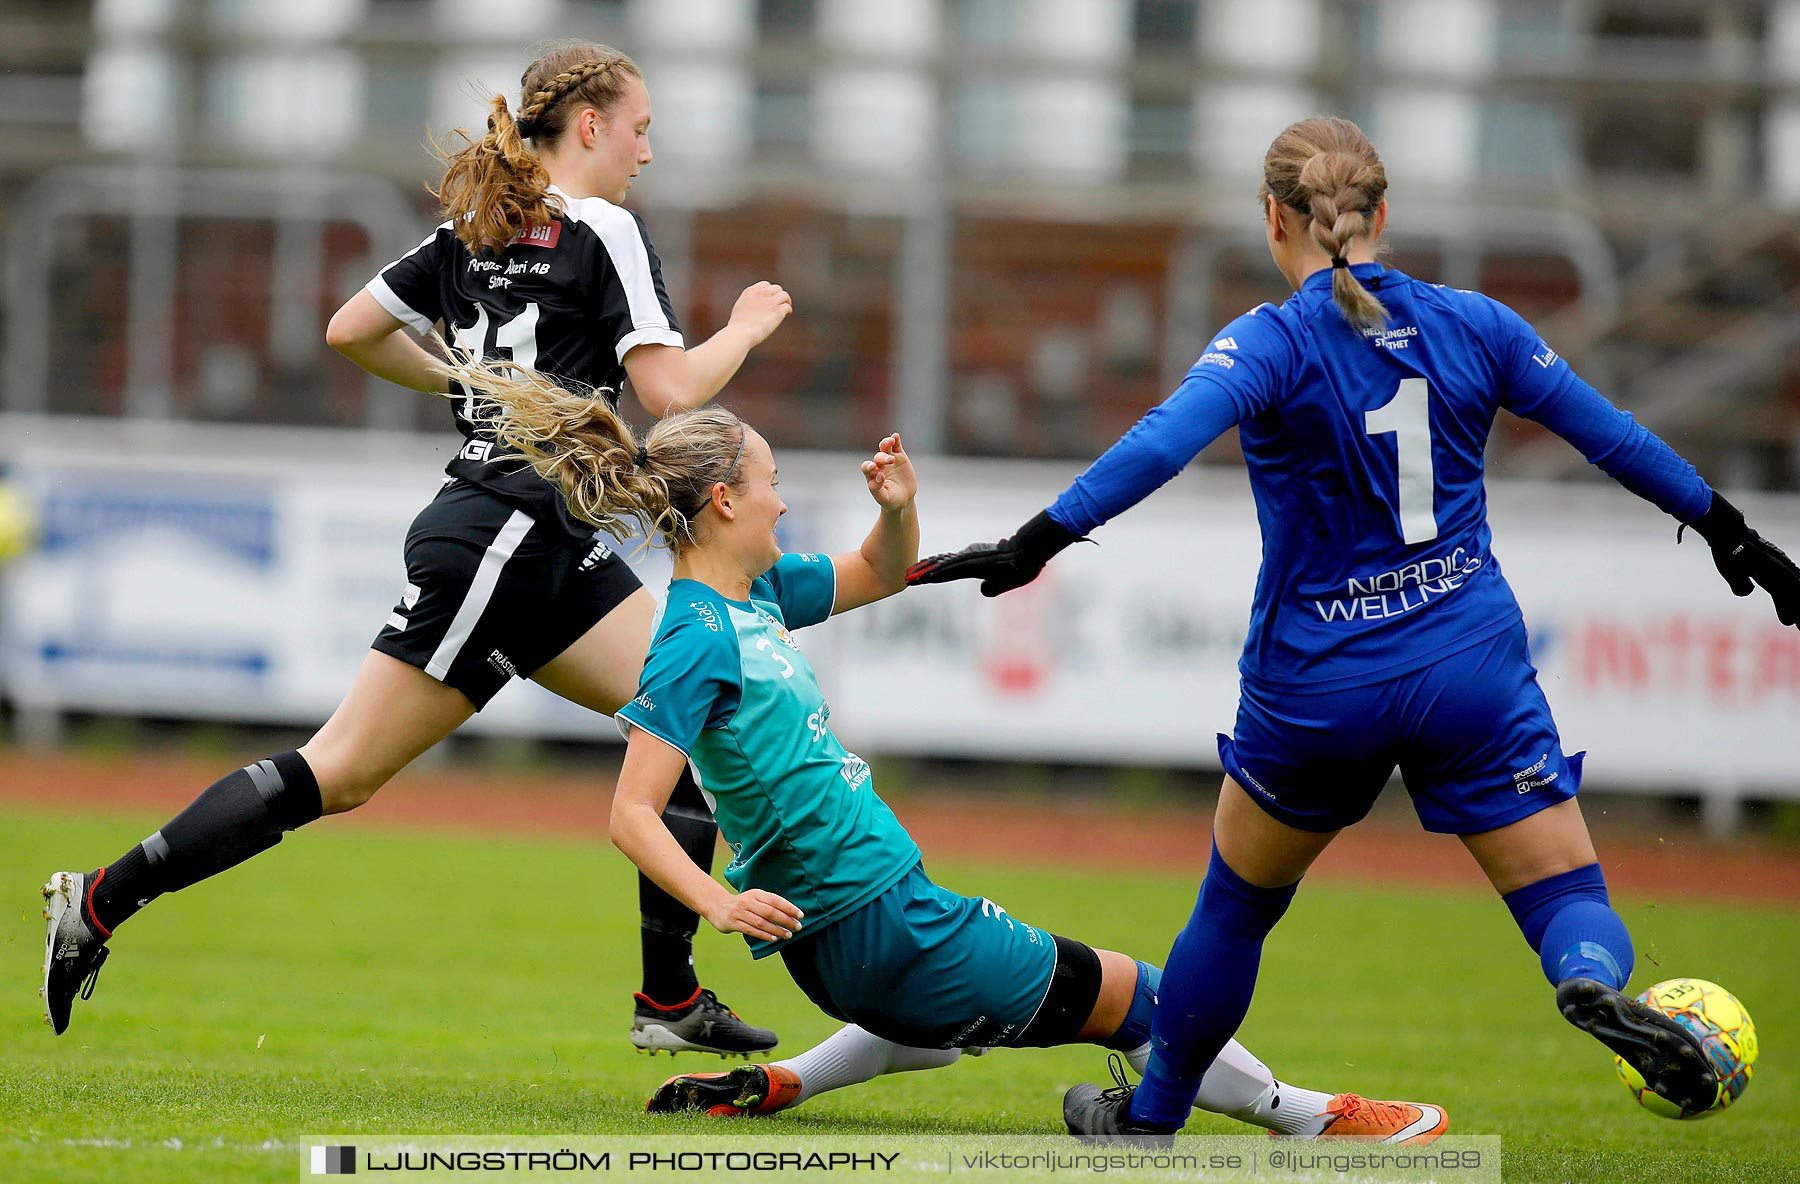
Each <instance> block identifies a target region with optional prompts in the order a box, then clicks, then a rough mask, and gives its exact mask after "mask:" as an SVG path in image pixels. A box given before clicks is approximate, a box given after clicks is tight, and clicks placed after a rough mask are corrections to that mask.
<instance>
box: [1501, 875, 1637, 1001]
mask: <svg viewBox="0 0 1800 1184" xmlns="http://www.w3.org/2000/svg"><path fill="white" fill-rule="evenodd" d="M1501 899H1502V900H1504V901H1505V902H1506V907H1507V908H1509V909H1511V910H1512V915H1513V920H1515V921H1517V922H1518V923H1519V931H1520V932H1521V933H1523V934H1524V935H1525V940H1526V941H1527V942H1529V943H1530V945H1531V948H1532V949H1533V950H1535V951H1536V952H1537V955H1538V959H1539V961H1540V962H1541V963H1542V964H1543V967H1544V977H1545V978H1547V979H1549V980H1550V982H1551V985H1553V986H1554V985H1556V984H1559V983H1561V982H1563V981H1564V980H1565V979H1571V978H1591V979H1598V980H1599V981H1600V982H1603V983H1605V984H1607V985H1608V986H1610V987H1613V988H1615V989H1620V990H1622V989H1624V986H1625V983H1626V982H1627V981H1628V980H1629V979H1630V978H1631V968H1632V965H1633V962H1634V961H1635V955H1634V953H1633V952H1632V949H1631V934H1630V933H1629V932H1628V931H1627V930H1626V928H1625V922H1624V920H1623V919H1622V918H1620V916H1619V914H1618V913H1616V912H1614V911H1613V907H1612V902H1611V900H1610V899H1608V897H1607V895H1606V877H1605V876H1603V875H1601V874H1600V865H1599V864H1597V863H1590V864H1588V865H1587V866H1586V867H1578V868H1575V869H1573V870H1571V871H1566V872H1563V873H1561V874H1560V875H1555V876H1550V877H1548V878H1546V879H1542V880H1539V881H1538V882H1537V883H1535V884H1527V885H1525V887H1523V888H1518V889H1515V890H1514V891H1512V892H1508V893H1507V894H1506V895H1505V896H1503V897H1501Z"/></svg>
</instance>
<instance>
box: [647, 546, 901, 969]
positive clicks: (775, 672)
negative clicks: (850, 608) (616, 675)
mask: <svg viewBox="0 0 1800 1184" xmlns="http://www.w3.org/2000/svg"><path fill="white" fill-rule="evenodd" d="M836 585H837V576H836V573H835V571H834V570H833V568H832V565H831V560H830V558H829V557H827V556H824V555H784V556H782V558H781V560H780V562H778V563H776V565H775V566H774V567H772V568H770V569H769V570H768V572H766V573H765V574H763V575H762V576H760V577H758V578H757V580H756V581H755V582H754V583H753V584H751V586H750V599H748V600H728V599H726V598H725V597H724V596H722V595H720V594H719V593H718V592H716V591H714V590H713V589H712V588H709V587H708V586H706V585H705V584H702V583H700V582H698V581H696V580H675V581H674V582H672V583H671V584H670V585H669V595H668V599H666V600H665V601H664V602H663V607H662V610H661V616H660V617H659V619H658V620H657V622H656V628H655V633H654V636H653V639H652V641H651V643H650V656H649V658H648V659H647V660H646V661H645V663H644V675H643V680H642V682H641V683H640V684H639V687H638V696H637V698H635V699H633V700H632V701H631V702H630V703H627V704H626V705H625V706H624V707H622V708H620V709H619V712H618V716H617V718H618V719H619V720H620V721H622V724H623V726H626V727H637V728H642V729H644V731H646V732H649V733H650V734H651V735H652V736H655V737H656V738H657V739H659V740H661V741H663V742H664V743H665V744H668V745H670V746H672V747H673V748H676V749H678V750H679V751H680V752H682V753H684V754H685V755H686V756H687V758H688V763H689V764H691V765H692V766H693V768H694V777H695V780H697V781H698V782H699V783H700V788H701V790H702V792H704V793H705V794H706V799H707V801H708V803H710V804H711V805H712V808H713V814H714V816H715V817H716V818H717V819H718V820H719V830H720V831H722V832H723V833H724V835H725V841H726V842H727V843H729V844H730V846H731V852H732V860H731V863H730V864H729V865H728V866H727V867H726V868H725V879H726V881H727V882H729V883H730V884H731V886H732V887H733V888H735V889H737V890H738V891H739V892H742V891H744V890H745V889H748V888H761V889H764V890H765V891H768V892H774V893H777V894H778V895H781V896H785V897H786V898H787V899H788V900H791V901H793V902H794V904H796V905H798V906H799V908H800V910H801V912H803V913H804V914H805V915H806V917H805V921H804V923H803V924H804V927H803V929H802V930H801V932H802V933H803V934H811V933H815V932H817V931H818V930H820V929H822V928H824V927H825V926H827V925H829V924H831V923H832V922H833V921H836V920H838V919H840V918H842V917H844V916H846V915H847V914H849V913H851V912H853V911H855V910H856V909H858V908H860V907H862V906H863V905H865V904H867V903H869V902H870V901H871V900H874V899H875V898H876V897H877V896H880V895H881V894H882V893H883V892H885V891H887V890H888V889H889V888H891V887H892V886H893V885H894V884H896V883H898V882H899V880H900V879H901V878H902V877H903V876H905V875H906V873H907V872H908V871H910V870H912V868H913V866H914V865H915V864H917V863H918V862H919V848H918V845H917V844H916V843H914V842H913V840H912V836H911V835H909V834H907V833H906V829H905V828H904V827H902V826H901V825H900V820H899V819H897V818H895V817H894V812H893V811H892V810H890V809H889V808H888V806H887V803H886V802H884V801H882V800H881V799H880V798H879V797H877V796H876V795H875V788H874V785H873V784H872V782H871V778H870V776H869V766H868V764H867V763H866V762H864V761H863V760H862V758H861V757H858V756H857V755H856V754H855V753H853V752H850V751H849V750H847V749H846V748H845V747H844V746H843V745H842V744H841V743H839V742H838V738H837V736H835V735H834V734H833V733H832V731H831V723H830V721H831V708H830V706H829V705H827V704H826V702H825V696H824V694H823V693H822V692H821V691H820V690H819V683H818V679H817V678H815V677H814V675H813V669H812V665H811V664H810V663H809V662H807V660H806V655H804V654H802V653H801V652H800V647H799V646H797V645H795V644H794V639H793V635H792V634H790V633H789V632H788V630H789V628H790V627H792V628H795V629H798V628H801V627H803V626H806V625H813V624H817V623H818V622H820V621H823V620H824V619H825V618H826V617H828V616H830V615H831V604H832V600H833V598H834V596H835V594H836ZM781 944H782V943H780V942H769V941H762V940H760V939H751V940H750V948H751V950H752V951H753V952H754V953H755V955H756V956H757V957H758V958H761V957H763V956H765V955H767V954H769V953H772V952H773V951H774V950H776V949H777V948H779V946H780V945H781Z"/></svg>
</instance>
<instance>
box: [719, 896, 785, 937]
mask: <svg viewBox="0 0 1800 1184" xmlns="http://www.w3.org/2000/svg"><path fill="white" fill-rule="evenodd" d="M801 916H802V914H801V912H800V910H799V909H798V908H796V907H795V906H794V905H793V903H792V902H791V901H789V900H787V899H786V898H785V897H781V896H777V895H775V894H774V893H773V892H765V891H764V890H763V889H761V888H752V889H750V890H749V891H747V892H740V893H738V894H737V895H736V896H727V897H726V898H725V899H724V900H723V901H722V902H720V904H718V905H717V906H716V907H715V908H713V909H711V910H709V911H708V913H707V917H706V920H707V922H708V923H709V924H711V925H712V927H713V928H714V929H717V930H718V931H719V932H720V933H747V934H749V935H750V936H751V937H760V938H762V939H763V940H764V941H780V940H782V939H783V938H788V937H792V936H794V934H796V933H798V932H800V918H801Z"/></svg>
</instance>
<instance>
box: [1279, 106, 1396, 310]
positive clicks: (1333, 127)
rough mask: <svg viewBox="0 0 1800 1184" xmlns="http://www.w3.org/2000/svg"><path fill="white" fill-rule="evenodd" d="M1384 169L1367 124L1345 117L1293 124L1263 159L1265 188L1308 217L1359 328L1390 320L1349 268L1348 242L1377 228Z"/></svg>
mask: <svg viewBox="0 0 1800 1184" xmlns="http://www.w3.org/2000/svg"><path fill="white" fill-rule="evenodd" d="M1387 183H1388V182H1387V171H1386V170H1385V169H1383V168H1382V167H1381V157H1380V156H1378V155H1376V152H1375V146H1374V145H1373V144H1371V143H1369V138H1368V137H1367V136H1365V135H1364V134H1363V130H1362V129H1361V128H1359V127H1357V126H1356V125H1355V124H1354V123H1351V122H1350V121H1349V120H1348V119H1335V118H1330V117H1327V116H1317V117H1315V118H1312V119H1304V120H1301V121H1300V122H1299V123H1296V124H1293V125H1291V126H1289V127H1288V128H1287V129H1286V130H1285V131H1283V132H1282V133H1281V134H1280V135H1279V136H1276V137H1275V142H1274V143H1273V144H1270V145H1269V151H1268V154H1267V155H1266V156H1264V157H1263V192H1264V193H1265V194H1269V195H1272V196H1273V197H1274V198H1275V200H1276V201H1278V202H1280V203H1281V204H1282V205H1284V206H1286V207H1287V208H1288V209H1290V210H1293V211H1294V212H1296V213H1298V214H1301V215H1304V216H1305V217H1306V218H1308V219H1309V222H1308V223H1307V233H1308V234H1309V235H1310V236H1311V237H1312V240H1313V241H1314V242H1315V243H1317V244H1318V245H1319V247H1320V249H1321V250H1323V251H1324V252H1325V254H1326V255H1328V256H1330V257H1331V258H1332V260H1333V261H1334V266H1333V268H1332V273H1331V295H1332V299H1333V301H1334V302H1335V303H1336V304H1337V307H1338V311H1340V312H1342V313H1343V314H1344V319H1345V320H1347V321H1349V322H1350V323H1351V324H1353V325H1355V326H1356V327H1357V328H1359V329H1373V328H1378V327H1380V326H1381V325H1384V324H1386V323H1387V319H1388V312H1387V306H1385V305H1384V304H1382V303H1381V301H1380V300H1378V299H1376V297H1375V294H1374V293H1373V292H1371V291H1369V290H1368V289H1367V288H1365V287H1364V286H1363V284H1362V281H1361V280H1359V279H1357V278H1356V276H1355V275H1354V274H1352V273H1351V271H1350V269H1349V268H1348V267H1344V266H1336V265H1335V261H1336V260H1340V259H1343V258H1345V256H1346V255H1347V254H1348V253H1349V251H1350V244H1351V243H1353V242H1354V241H1355V240H1356V239H1358V238H1367V237H1372V236H1373V235H1374V232H1375V207H1376V206H1378V205H1380V204H1381V199H1382V196H1383V195H1384V194H1386V193H1387Z"/></svg>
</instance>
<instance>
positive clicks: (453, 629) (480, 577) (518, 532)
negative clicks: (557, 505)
mask: <svg viewBox="0 0 1800 1184" xmlns="http://www.w3.org/2000/svg"><path fill="white" fill-rule="evenodd" d="M534 525H535V523H534V522H533V520H532V517H531V515H530V514H527V513H526V512H525V511H523V510H514V511H513V513H512V517H511V518H508V519H507V520H506V525H505V526H502V527H501V528H500V533H499V534H497V535H495V536H494V541H493V542H492V543H490V544H489V545H488V549H487V552H486V553H485V554H484V555H482V557H481V565H480V566H479V567H477V568H476V569H475V578H474V579H473V580H471V581H470V582H469V593H468V595H467V596H464V597H463V602H462V605H461V606H460V607H459V608H458V609H457V610H456V619H455V620H453V621H451V622H450V630H449V632H447V633H445V634H444V640H443V641H441V642H439V643H438V647H437V651H436V652H435V653H433V654H432V655H431V661H429V662H427V663H426V664H425V673H427V674H429V675H431V677H433V678H435V679H437V680H438V681H439V682H442V681H443V680H444V679H445V677H447V676H448V675H449V673H450V667H451V665H452V664H453V663H455V661H456V656H457V655H458V654H460V653H462V647H463V646H464V645H465V644H466V643H467V642H468V640H469V635H470V634H472V633H474V632H475V624H476V622H477V621H479V620H481V614H482V613H484V612H486V611H487V606H488V601H489V600H492V599H493V596H494V588H495V587H496V586H497V585H498V584H499V583H500V569H501V568H503V567H505V566H506V561H507V560H509V559H511V558H512V554H513V552H514V551H516V550H518V547H519V544H520V543H521V542H523V541H524V539H525V536H526V535H527V534H529V533H530V531H531V528H532V527H533V526H534Z"/></svg>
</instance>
